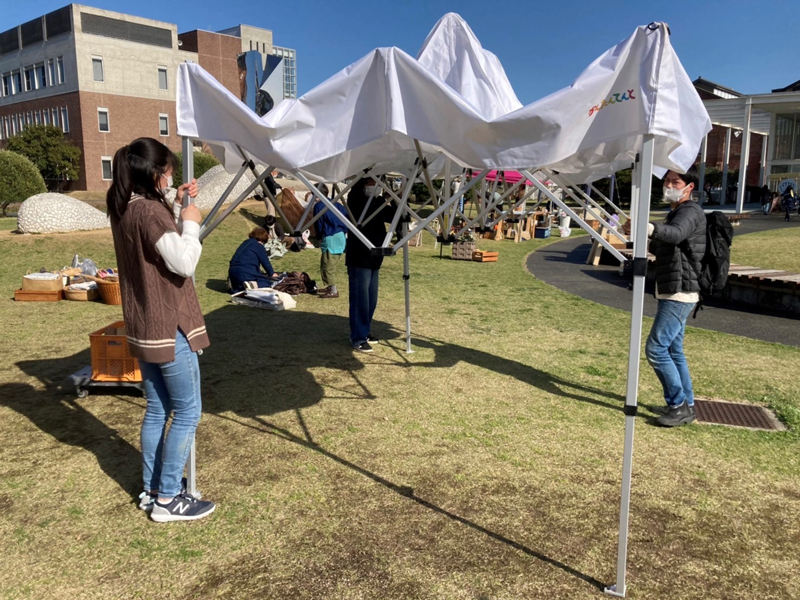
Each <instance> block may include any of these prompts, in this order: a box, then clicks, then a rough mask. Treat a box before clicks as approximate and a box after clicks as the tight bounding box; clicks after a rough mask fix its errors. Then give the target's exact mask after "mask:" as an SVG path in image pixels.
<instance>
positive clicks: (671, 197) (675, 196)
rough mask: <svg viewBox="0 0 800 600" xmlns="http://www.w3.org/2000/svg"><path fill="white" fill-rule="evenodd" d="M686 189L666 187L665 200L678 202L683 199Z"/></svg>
mask: <svg viewBox="0 0 800 600" xmlns="http://www.w3.org/2000/svg"><path fill="white" fill-rule="evenodd" d="M685 191H686V190H685V189H682V190H679V189H678V188H674V187H670V188H664V200H666V201H667V202H669V203H670V204H677V203H678V202H680V201H681V198H683V193H684V192H685Z"/></svg>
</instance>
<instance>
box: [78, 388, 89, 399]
mask: <svg viewBox="0 0 800 600" xmlns="http://www.w3.org/2000/svg"><path fill="white" fill-rule="evenodd" d="M75 393H76V394H78V398H86V397H87V396H89V390H86V389H84V388H75Z"/></svg>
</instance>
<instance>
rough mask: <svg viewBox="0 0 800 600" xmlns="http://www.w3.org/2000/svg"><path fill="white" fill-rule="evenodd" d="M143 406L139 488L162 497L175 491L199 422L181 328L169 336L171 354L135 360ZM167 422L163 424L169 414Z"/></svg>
mask: <svg viewBox="0 0 800 600" xmlns="http://www.w3.org/2000/svg"><path fill="white" fill-rule="evenodd" d="M139 368H140V369H141V371H142V379H143V380H144V388H145V396H146V398H147V409H146V410H145V413H144V421H142V465H143V471H144V489H145V491H151V490H158V493H159V495H160V496H163V497H165V498H168V497H172V496H177V495H178V494H179V493H180V491H181V477H183V468H184V466H185V465H186V459H187V458H188V457H189V450H190V449H191V447H192V441H193V440H194V432H195V430H196V429H197V424H198V423H199V422H200V411H201V409H202V402H201V400H200V365H199V364H198V361H197V353H196V352H192V349H191V348H190V347H189V342H188V340H187V339H186V336H185V335H184V334H183V332H182V331H180V330H178V335H177V337H176V338H175V360H173V361H172V362H167V363H149V362H145V361H143V360H140V361H139ZM170 414H172V424H171V425H170V426H169V429H167V422H168V421H169V416H170Z"/></svg>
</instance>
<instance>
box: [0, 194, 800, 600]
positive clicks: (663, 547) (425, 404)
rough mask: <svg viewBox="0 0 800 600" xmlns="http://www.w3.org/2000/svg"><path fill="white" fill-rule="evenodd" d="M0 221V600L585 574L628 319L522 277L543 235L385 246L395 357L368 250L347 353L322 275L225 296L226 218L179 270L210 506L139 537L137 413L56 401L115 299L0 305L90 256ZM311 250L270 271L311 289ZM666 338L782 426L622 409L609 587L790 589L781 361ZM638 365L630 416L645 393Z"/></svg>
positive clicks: (798, 540) (550, 581) (590, 588)
mask: <svg viewBox="0 0 800 600" xmlns="http://www.w3.org/2000/svg"><path fill="white" fill-rule="evenodd" d="M248 211H250V212H249V213H246V214H253V213H257V214H263V212H261V211H263V208H260V207H258V206H257V205H251V206H250V207H249V208H248ZM5 225H6V223H5V222H2V227H0V229H2V230H3V231H0V252H2V256H3V261H2V262H0V287H1V288H2V289H3V290H5V298H6V300H5V301H4V302H0V319H1V320H2V324H3V330H2V331H3V332H2V335H0V354H1V355H2V356H4V357H5V360H4V361H3V363H2V364H0V432H2V441H3V443H2V445H0V509H1V510H2V514H3V519H2V521H0V553H2V556H3V569H1V570H0V597H3V598H37V599H38V598H67V597H74V598H154V597H174V598H248V599H249V598H286V599H297V598H299V599H305V598H308V599H311V598H325V599H327V598H342V599H367V598H370V599H381V600H383V599H403V600H405V599H428V598H431V599H433V598H437V599H438V598H441V599H448V600H450V599H464V600H467V599H469V600H476V599H479V598H480V599H490V598H491V599H493V600H500V599H516V598H525V599H531V598H548V599H552V598H558V599H569V600H574V599H582V598H600V597H603V596H602V594H601V592H600V591H599V588H600V586H601V584H603V583H613V580H614V577H615V568H616V551H617V528H618V518H619V515H618V511H619V492H620V476H621V462H622V461H621V456H622V448H623V432H624V416H623V414H622V411H621V408H622V405H623V396H624V393H625V384H626V364H627V351H628V335H629V334H628V332H629V327H630V318H629V316H628V314H626V313H624V312H620V311H616V310H614V309H610V308H607V307H603V306H599V305H596V304H593V303H591V302H588V301H585V300H582V299H580V298H577V297H575V296H571V295H568V294H565V293H563V292H560V291H558V290H556V289H555V288H553V287H551V286H549V285H546V284H544V283H542V282H541V281H538V280H537V279H536V278H534V277H532V276H531V275H529V274H528V273H527V272H526V271H525V267H524V258H525V256H526V255H527V254H528V253H529V252H531V251H533V250H535V249H536V248H538V247H541V245H542V244H545V243H549V242H550V241H549V240H535V241H530V242H527V243H524V244H513V243H512V242H510V241H509V242H480V243H479V247H480V248H483V249H490V250H499V251H500V261H499V262H497V263H494V264H491V263H490V264H478V263H472V262H458V261H451V260H448V259H441V260H440V259H439V258H438V254H439V253H438V251H434V250H433V247H432V244H431V242H430V239H428V240H427V241H426V245H424V246H422V247H420V248H412V250H411V254H412V256H411V289H412V311H413V329H414V347H415V350H416V352H415V353H414V354H411V355H406V354H405V352H404V351H403V350H404V347H405V346H404V341H403V339H402V333H401V329H402V327H403V323H404V308H403V285H402V284H403V281H402V278H401V274H402V261H401V260H400V258H399V257H394V258H387V259H386V260H385V263H384V268H383V270H382V271H381V279H382V283H381V291H380V301H379V305H378V310H377V313H376V325H375V329H374V331H373V333H375V334H376V335H378V337H380V338H382V339H384V340H385V343H383V344H381V345H380V346H379V347H377V348H376V351H375V353H374V354H372V355H359V356H355V355H353V353H352V352H351V351H350V348H349V344H348V339H347V336H348V321H347V294H346V287H347V286H346V279H345V278H344V274H342V275H343V278H342V284H341V285H340V288H341V289H342V290H343V291H344V292H345V293H343V294H342V297H341V298H339V299H338V300H328V301H323V300H320V299H318V298H315V297H301V298H300V299H299V300H298V306H297V308H296V309H295V310H292V311H287V312H282V313H273V312H270V311H263V310H257V309H250V308H245V307H240V306H232V305H230V304H229V302H228V296H227V295H226V294H225V293H222V292H221V290H223V288H224V280H225V277H226V270H227V263H228V260H229V259H230V256H231V255H232V253H233V251H234V250H235V248H236V247H237V245H238V244H239V243H240V242H241V241H242V240H243V239H244V238H245V236H246V234H247V232H248V231H249V229H250V228H251V227H252V222H251V221H249V220H247V218H245V216H244V215H243V214H242V213H237V214H234V215H233V216H232V217H230V218H229V219H228V220H227V221H226V222H225V223H224V224H223V225H222V226H221V227H220V228H219V230H218V231H216V232H214V233H213V234H212V235H211V236H210V237H209V238H208V240H207V241H206V243H205V245H204V250H203V257H202V259H201V261H200V266H199V268H198V272H197V287H198V294H199V297H200V302H201V305H202V307H203V310H204V312H205V314H206V322H207V325H208V328H209V331H210V336H211V340H212V345H211V347H210V348H208V350H207V351H206V352H204V354H203V355H202V356H201V358H200V361H201V369H202V375H203V386H204V387H203V402H204V416H203V421H202V423H201V424H200V427H199V429H198V439H197V446H198V481H199V484H200V487H201V489H202V491H203V493H204V496H205V497H208V498H210V499H213V500H215V501H216V502H217V503H218V508H217V511H216V513H215V514H214V515H213V516H212V517H210V518H209V519H207V520H204V521H198V522H196V523H174V524H169V525H158V524H155V523H153V522H151V521H149V520H148V519H147V517H146V516H145V515H144V513H142V512H140V511H138V510H136V508H135V506H134V504H133V497H134V496H135V495H137V494H138V493H139V491H141V485H142V484H141V481H140V478H141V475H140V471H141V465H140V455H139V450H138V448H139V439H138V437H139V427H140V424H141V418H142V414H143V406H144V400H143V399H142V398H139V397H136V396H129V395H99V394H98V395H91V396H89V397H88V398H86V399H81V400H78V399H76V398H75V396H74V394H71V393H69V390H62V391H60V390H59V389H57V388H58V385H59V383H60V382H61V380H62V379H63V378H64V377H65V376H67V375H69V374H70V373H72V372H74V371H76V370H77V369H79V368H81V367H83V366H84V365H87V364H89V351H88V338H87V334H88V333H89V332H91V331H94V330H96V329H98V328H100V327H102V326H103V325H105V324H107V323H109V322H111V321H113V320H115V319H119V318H121V311H120V309H119V307H113V306H106V305H102V304H96V303H70V302H60V303H56V304H42V303H19V304H18V303H15V302H13V301H11V300H9V298H10V297H11V295H12V291H13V290H14V289H15V288H16V287H18V285H19V282H20V276H21V275H22V274H24V273H25V271H26V270H28V269H38V268H40V267H41V266H48V267H53V268H55V267H60V266H62V265H64V264H66V263H68V262H69V261H70V260H71V258H72V256H73V255H74V254H75V253H78V254H80V255H81V256H89V257H91V258H93V259H94V260H95V261H96V262H97V263H98V264H100V265H102V266H113V264H114V258H113V257H114V254H113V247H112V243H111V238H110V234H109V233H108V232H95V233H76V234H62V235H51V236H18V235H14V234H11V233H10V232H9V231H8V229H11V227H6V226H5ZM748 237H750V236H748ZM752 237H755V235H754V236H752ZM745 239H746V238H741V239H738V240H737V244H738V245H739V246H738V247H737V246H734V248H735V249H736V251H738V250H739V248H742V247H743V246H744V245H745V244H744V243H743V241H744V240H745ZM748 241H749V240H748ZM445 254H449V249H448V250H446V251H445ZM318 259H319V255H318V253H317V251H307V252H303V253H300V254H289V255H287V257H285V258H284V259H281V260H280V261H277V262H276V267H278V268H279V269H281V270H305V271H307V272H309V273H310V274H311V275H312V276H313V277H316V276H317V275H318ZM737 260H738V259H737ZM758 264H759V266H762V265H761V264H760V263H758ZM763 266H767V265H763ZM598 285H599V284H598ZM621 293H627V292H621ZM650 324H651V321H650V320H646V322H645V332H646V331H648V330H649V327H650ZM686 350H687V354H688V359H689V362H690V365H691V367H692V370H693V375H694V379H695V387H696V392H697V393H698V394H700V395H704V396H714V397H722V398H727V399H730V400H735V401H742V402H751V403H756V404H764V405H769V406H771V407H773V408H775V409H776V410H777V411H778V413H779V415H780V416H781V418H782V419H784V421H785V422H787V424H788V425H789V427H790V428H789V431H787V432H783V433H772V434H768V433H759V432H753V431H748V430H736V429H731V428H724V427H714V426H708V425H691V426H688V427H683V428H681V429H678V430H665V429H661V428H657V427H654V426H653V425H652V424H651V419H652V415H651V414H650V413H649V411H648V410H642V411H641V412H640V414H639V417H638V418H637V430H636V443H635V455H634V478H633V493H632V500H631V537H630V546H629V568H628V585H629V588H628V597H629V598H642V599H644V598H647V599H684V598H697V599H708V598H720V599H723V598H724V599H726V600H727V599H732V598H737V599H738V598H753V599H756V598H758V599H764V598H775V599H778V598H781V599H784V598H797V597H800V577H798V572H800V435H798V431H800V402H798V398H800V379H798V377H797V376H796V373H795V371H794V369H792V368H791V366H792V365H795V364H797V363H798V362H799V361H800V351H799V350H798V349H796V348H790V347H785V346H781V345H777V344H768V343H762V342H758V341H755V340H751V339H745V338H739V337H735V336H730V335H726V334H720V333H714V332H710V331H704V330H700V329H689V330H688V332H687V338H686ZM641 373H642V381H641V385H640V401H641V402H642V403H643V404H644V405H648V406H649V405H654V404H658V403H660V402H661V400H660V386H659V384H658V381H657V380H656V378H655V376H654V374H653V372H652V370H651V369H650V368H649V366H648V365H647V363H646V362H645V361H644V360H642V363H641Z"/></svg>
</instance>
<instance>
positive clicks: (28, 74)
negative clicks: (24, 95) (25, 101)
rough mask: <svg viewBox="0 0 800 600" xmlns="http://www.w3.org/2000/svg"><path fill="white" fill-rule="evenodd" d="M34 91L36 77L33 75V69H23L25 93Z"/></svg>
mask: <svg viewBox="0 0 800 600" xmlns="http://www.w3.org/2000/svg"><path fill="white" fill-rule="evenodd" d="M35 89H36V76H35V75H34V74H33V67H28V68H27V69H25V91H26V92H30V91H31V90H35Z"/></svg>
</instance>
